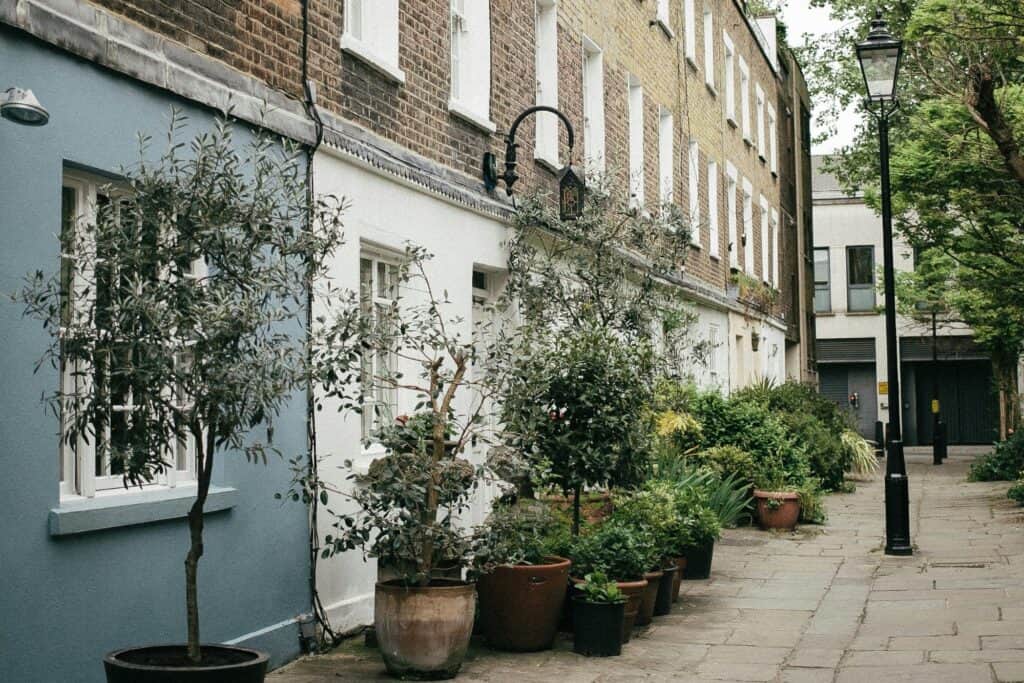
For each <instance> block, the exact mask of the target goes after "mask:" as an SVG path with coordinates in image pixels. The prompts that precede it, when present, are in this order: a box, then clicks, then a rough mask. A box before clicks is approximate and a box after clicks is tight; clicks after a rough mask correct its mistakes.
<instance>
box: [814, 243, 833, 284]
mask: <svg viewBox="0 0 1024 683" xmlns="http://www.w3.org/2000/svg"><path fill="white" fill-rule="evenodd" d="M828 266H829V263H828V249H815V250H814V281H815V282H816V283H819V284H828V283H829V281H830V278H829V272H828V271H829V267H828Z"/></svg>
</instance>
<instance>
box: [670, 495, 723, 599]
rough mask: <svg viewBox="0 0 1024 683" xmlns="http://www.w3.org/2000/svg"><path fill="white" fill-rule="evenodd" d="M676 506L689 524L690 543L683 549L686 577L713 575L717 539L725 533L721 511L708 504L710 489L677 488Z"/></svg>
mask: <svg viewBox="0 0 1024 683" xmlns="http://www.w3.org/2000/svg"><path fill="white" fill-rule="evenodd" d="M676 506H677V508H676V509H677V510H678V514H679V515H680V517H682V518H683V524H684V525H685V527H686V530H687V534H686V542H687V544H688V545H687V546H686V547H685V548H684V549H683V555H684V556H685V557H686V567H685V569H684V570H683V578H684V579H687V580H694V579H706V578H708V577H709V576H711V560H712V558H713V556H714V552H715V541H716V540H718V537H719V536H720V535H721V532H722V526H721V522H720V521H719V519H718V515H716V514H715V513H714V511H713V510H712V509H711V508H710V507H709V506H708V502H707V493H706V492H705V491H704V490H703V489H702V488H698V487H692V488H690V487H680V488H679V489H677V497H676Z"/></svg>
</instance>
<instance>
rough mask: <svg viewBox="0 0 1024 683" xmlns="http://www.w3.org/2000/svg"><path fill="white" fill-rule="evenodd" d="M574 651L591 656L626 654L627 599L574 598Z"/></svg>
mask: <svg viewBox="0 0 1024 683" xmlns="http://www.w3.org/2000/svg"><path fill="white" fill-rule="evenodd" d="M572 610H573V626H574V629H575V630H574V631H573V641H572V649H573V652H575V653H577V654H581V655H585V656H587V657H615V656H618V655H620V654H622V616H623V614H624V612H625V610H626V603H625V602H618V603H606V602H604V603H597V602H587V601H586V600H584V599H583V598H582V596H575V597H573V599H572Z"/></svg>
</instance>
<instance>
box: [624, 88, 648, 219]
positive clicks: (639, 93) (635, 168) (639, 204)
mask: <svg viewBox="0 0 1024 683" xmlns="http://www.w3.org/2000/svg"><path fill="white" fill-rule="evenodd" d="M626 87H627V94H628V98H629V100H628V104H629V205H630V207H631V208H638V209H643V207H644V203H645V202H644V89H643V86H642V85H640V79H639V78H637V77H636V76H633V75H632V74H630V75H629V76H628V77H627V78H626Z"/></svg>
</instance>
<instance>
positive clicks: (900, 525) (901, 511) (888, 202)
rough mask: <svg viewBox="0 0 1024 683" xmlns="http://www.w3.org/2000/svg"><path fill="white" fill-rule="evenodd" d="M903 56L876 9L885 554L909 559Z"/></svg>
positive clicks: (869, 76)
mask: <svg viewBox="0 0 1024 683" xmlns="http://www.w3.org/2000/svg"><path fill="white" fill-rule="evenodd" d="M902 56H903V41H901V40H897V39H896V38H894V37H893V36H892V34H891V33H889V26H888V24H886V22H885V20H884V19H882V11H881V10H878V11H877V12H876V14H875V19H874V21H872V22H871V32H870V33H868V36H867V38H866V39H865V40H864V41H863V42H861V43H858V44H857V60H858V61H859V62H860V68H861V72H862V73H863V74H864V85H865V86H866V87H867V93H868V97H867V100H866V101H865V105H866V108H867V110H868V111H869V112H870V113H871V114H872V115H873V116H874V117H875V119H876V120H877V121H878V140H879V156H880V158H881V185H882V187H881V190H882V253H883V257H884V269H885V340H886V346H887V353H886V358H887V362H888V366H889V367H888V370H889V434H888V437H887V439H888V443H887V452H888V457H887V458H886V465H885V553H886V554H887V555H911V554H913V552H914V551H913V548H912V547H911V545H910V487H909V485H908V481H907V463H906V459H905V458H904V456H903V435H902V432H901V429H900V410H901V408H902V400H903V399H902V397H901V394H900V369H899V349H898V338H897V336H896V288H895V283H894V276H893V247H892V196H891V191H890V187H889V117H890V116H891V115H892V113H893V112H895V111H896V109H897V108H898V107H899V103H898V102H897V101H896V79H897V77H898V76H899V69H900V60H901V58H902Z"/></svg>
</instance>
